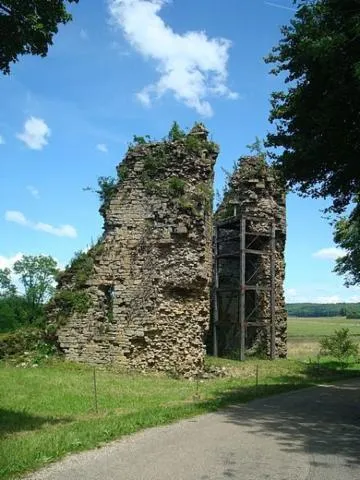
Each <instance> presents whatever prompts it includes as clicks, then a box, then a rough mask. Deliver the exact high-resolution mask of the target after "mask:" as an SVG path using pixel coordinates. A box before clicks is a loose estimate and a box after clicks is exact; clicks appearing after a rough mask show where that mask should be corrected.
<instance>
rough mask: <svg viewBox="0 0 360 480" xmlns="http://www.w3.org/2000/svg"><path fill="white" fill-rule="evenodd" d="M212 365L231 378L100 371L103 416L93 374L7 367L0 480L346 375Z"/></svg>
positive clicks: (2, 387)
mask: <svg viewBox="0 0 360 480" xmlns="http://www.w3.org/2000/svg"><path fill="white" fill-rule="evenodd" d="M208 364H210V365H215V366H221V367H224V368H225V369H226V370H227V372H228V374H230V376H228V377H225V378H217V379H210V380H204V381H199V382H197V381H188V380H176V379H171V378H168V377H164V376H154V375H147V376H145V375H135V374H134V375H125V374H121V373H117V372H114V371H107V370H97V390H98V409H99V410H98V413H96V412H95V405H94V395H93V369H91V368H90V367H87V366H84V365H74V364H71V363H65V362H61V361H52V362H48V363H47V364H44V365H40V366H39V367H37V368H32V367H29V368H19V367H15V366H13V365H11V364H6V363H4V362H3V363H2V364H0V399H1V400H0V436H1V446H0V477H1V478H10V477H13V476H16V475H19V474H23V473H25V472H27V471H31V470H34V469H36V468H39V467H41V466H43V465H45V464H47V463H49V462H51V461H54V460H55V459H58V458H61V457H62V456H64V455H65V454H66V453H69V452H75V451H80V450H84V449H89V448H92V447H96V446H99V445H101V444H103V443H104V442H108V441H110V440H112V439H115V438H119V437H121V436H122V435H126V434H130V433H133V432H136V431H138V430H140V429H143V428H146V427H151V426H155V425H162V424H166V423H170V422H172V421H175V420H178V419H180V418H185V417H189V416H192V415H197V414H200V413H205V412H209V411H213V410H215V409H217V408H219V407H221V406H224V405H226V404H229V403H231V402H246V401H248V400H250V399H252V398H255V397H257V396H264V395H270V394H274V393H279V392H283V391H288V390H291V389H295V388H300V387H303V386H307V385H312V384H314V383H316V382H317V381H319V379H321V381H327V380H331V379H334V378H341V377H342V376H343V375H344V372H340V371H337V370H334V368H333V366H331V365H330V366H326V365H324V366H323V368H321V369H319V367H318V366H317V368H316V369H315V370H314V369H313V367H312V366H311V365H310V366H309V365H305V364H303V363H300V362H297V361H291V360H290V361H289V360H278V361H274V362H269V361H260V360H258V361H255V360H251V361H247V362H242V363H241V362H237V361H231V360H222V359H211V358H210V359H208ZM257 366H258V368H259V385H258V386H256V385H255V378H256V367H257ZM359 372H360V365H359V366H358V365H353V366H352V367H351V369H350V370H348V371H346V372H345V374H346V375H354V374H359ZM14 452H16V454H14Z"/></svg>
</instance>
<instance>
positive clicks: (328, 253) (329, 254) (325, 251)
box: [313, 247, 346, 260]
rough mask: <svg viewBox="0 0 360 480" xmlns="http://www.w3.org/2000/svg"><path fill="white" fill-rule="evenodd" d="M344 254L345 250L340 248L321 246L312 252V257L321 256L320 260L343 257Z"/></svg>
mask: <svg viewBox="0 0 360 480" xmlns="http://www.w3.org/2000/svg"><path fill="white" fill-rule="evenodd" d="M345 254H346V251H345V250H343V249H342V248H337V247H328V248H322V249H321V250H318V251H317V252H315V253H313V257H314V258H321V259H322V260H336V259H337V258H340V257H343V256H344V255H345Z"/></svg>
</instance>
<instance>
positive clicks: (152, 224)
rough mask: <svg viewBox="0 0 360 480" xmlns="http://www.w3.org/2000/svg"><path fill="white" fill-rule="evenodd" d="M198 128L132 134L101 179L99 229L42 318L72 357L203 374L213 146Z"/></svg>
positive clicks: (65, 275) (64, 276)
mask: <svg viewBox="0 0 360 480" xmlns="http://www.w3.org/2000/svg"><path fill="white" fill-rule="evenodd" d="M207 135H208V132H207V131H206V129H205V128H204V127H203V126H202V125H201V124H196V125H195V127H194V128H193V129H192V130H191V131H190V133H189V134H188V135H185V134H183V133H179V132H178V131H175V134H174V135H173V137H175V138H172V139H171V140H167V141H163V142H153V143H152V142H147V141H145V139H142V138H137V145H136V146H132V147H130V148H129V151H128V153H127V155H126V157H125V159H124V161H123V162H122V163H121V164H120V166H119V167H118V169H117V170H118V181H117V182H116V183H115V184H114V183H111V182H110V183H106V182H104V184H103V189H102V192H101V195H102V196H103V200H104V204H103V206H102V208H101V209H100V211H101V213H102V215H103V217H104V233H103V236H102V238H101V239H100V240H99V242H98V243H97V244H96V245H94V246H93V247H92V248H91V249H90V250H89V251H88V252H87V253H82V254H78V255H77V257H76V258H75V259H74V260H73V261H72V263H71V264H70V266H69V267H68V268H67V269H66V270H65V272H64V273H63V274H62V275H61V276H60V279H59V283H58V288H57V292H56V294H55V296H54V299H53V301H52V302H51V304H50V305H49V311H48V317H49V319H50V321H52V322H53V323H55V324H56V325H57V328H58V330H57V335H58V342H59V346H60V348H61V350H62V351H63V352H64V353H65V356H66V357H67V358H68V359H70V360H74V361H79V362H89V363H92V364H112V365H115V366H121V367H126V368H130V369H132V368H133V369H136V370H140V371H146V370H149V369H156V370H158V371H165V372H170V373H171V372H176V373H178V374H181V375H184V376H191V375H194V374H197V373H199V372H201V371H202V369H203V363H204V356H205V347H204V337H205V334H206V332H207V330H208V328H209V318H210V285H211V277H212V232H213V224H212V197H213V194H212V188H213V169H214V164H215V161H216V158H217V156H218V146H217V145H216V144H214V143H213V142H210V141H208V139H207Z"/></svg>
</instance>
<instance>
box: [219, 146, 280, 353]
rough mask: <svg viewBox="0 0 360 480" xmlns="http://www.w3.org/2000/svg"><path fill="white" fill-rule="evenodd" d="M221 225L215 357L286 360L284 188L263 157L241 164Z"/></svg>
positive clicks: (224, 205) (222, 208)
mask: <svg viewBox="0 0 360 480" xmlns="http://www.w3.org/2000/svg"><path fill="white" fill-rule="evenodd" d="M216 220H217V228H216V238H215V250H216V263H215V265H216V268H215V277H216V278H215V288H214V292H215V293H214V311H213V319H214V322H213V325H212V329H213V338H214V344H213V345H214V351H215V353H218V354H219V355H232V356H235V357H237V358H245V353H246V354H252V353H257V354H259V353H260V354H263V355H267V356H269V357H272V358H275V357H286V354H287V314H286V310H285V299H284V290H283V283H284V277H285V262H284V249H285V239H286V210H285V188H284V184H283V183H282V182H281V180H280V179H279V178H278V176H277V175H276V172H275V170H274V169H273V168H272V167H271V166H269V165H267V164H266V162H265V159H264V157H263V156H262V155H260V156H248V157H243V158H241V159H240V160H239V162H238V164H237V166H236V168H235V171H234V173H233V174H232V175H231V177H230V178H229V185H228V189H227V192H226V193H225V196H224V200H223V202H222V204H221V205H220V207H219V209H218V211H217V212H216Z"/></svg>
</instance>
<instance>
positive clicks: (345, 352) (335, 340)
mask: <svg viewBox="0 0 360 480" xmlns="http://www.w3.org/2000/svg"><path fill="white" fill-rule="evenodd" d="M320 347H321V350H320V353H321V355H329V356H331V357H335V358H336V359H337V360H340V361H344V360H346V359H348V358H349V357H353V356H356V355H357V354H358V351H359V349H358V345H357V343H356V342H355V341H354V340H353V339H352V338H351V336H350V333H349V329H348V328H341V329H340V330H335V333H334V335H330V336H329V337H325V338H323V339H321V341H320Z"/></svg>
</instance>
